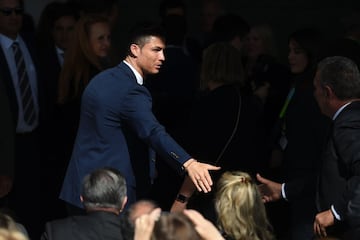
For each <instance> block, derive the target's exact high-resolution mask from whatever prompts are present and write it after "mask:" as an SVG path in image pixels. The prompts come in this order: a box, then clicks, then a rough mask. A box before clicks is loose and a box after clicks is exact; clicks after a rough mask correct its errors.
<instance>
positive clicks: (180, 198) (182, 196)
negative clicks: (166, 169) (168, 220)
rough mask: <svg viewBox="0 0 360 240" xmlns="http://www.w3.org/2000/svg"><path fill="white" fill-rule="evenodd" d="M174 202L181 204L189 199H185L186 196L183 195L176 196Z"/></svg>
mask: <svg viewBox="0 0 360 240" xmlns="http://www.w3.org/2000/svg"><path fill="white" fill-rule="evenodd" d="M175 200H176V201H178V202H181V203H186V202H187V201H188V200H189V197H187V196H185V195H182V194H180V193H179V194H178V195H177V196H176V199H175Z"/></svg>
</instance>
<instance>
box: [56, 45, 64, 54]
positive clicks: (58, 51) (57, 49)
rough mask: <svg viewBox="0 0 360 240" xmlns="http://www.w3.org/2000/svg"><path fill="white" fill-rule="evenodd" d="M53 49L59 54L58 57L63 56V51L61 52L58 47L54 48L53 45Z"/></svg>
mask: <svg viewBox="0 0 360 240" xmlns="http://www.w3.org/2000/svg"><path fill="white" fill-rule="evenodd" d="M55 49H56V52H57V54H59V55H64V50H62V49H61V48H59V47H58V46H56V45H55Z"/></svg>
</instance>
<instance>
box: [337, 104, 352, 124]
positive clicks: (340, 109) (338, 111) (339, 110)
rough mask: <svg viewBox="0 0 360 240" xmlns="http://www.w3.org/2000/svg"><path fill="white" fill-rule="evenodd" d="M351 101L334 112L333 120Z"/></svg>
mask: <svg viewBox="0 0 360 240" xmlns="http://www.w3.org/2000/svg"><path fill="white" fill-rule="evenodd" d="M350 103H351V102H348V103H346V104H344V105H342V106H341V108H339V109H338V110H337V111H336V113H335V114H334V116H333V117H332V120H335V119H336V118H337V116H339V114H340V113H341V112H342V110H343V109H344V108H345V107H346V106H347V105H349V104H350Z"/></svg>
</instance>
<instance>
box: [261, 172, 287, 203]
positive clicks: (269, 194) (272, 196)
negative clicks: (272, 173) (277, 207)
mask: <svg viewBox="0 0 360 240" xmlns="http://www.w3.org/2000/svg"><path fill="white" fill-rule="evenodd" d="M256 179H257V180H258V181H259V182H260V183H261V184H260V185H259V186H258V187H259V190H260V193H261V195H262V200H263V202H265V203H266V202H274V201H277V200H279V199H280V198H281V183H277V182H273V181H271V180H269V179H266V178H263V177H261V176H260V174H256Z"/></svg>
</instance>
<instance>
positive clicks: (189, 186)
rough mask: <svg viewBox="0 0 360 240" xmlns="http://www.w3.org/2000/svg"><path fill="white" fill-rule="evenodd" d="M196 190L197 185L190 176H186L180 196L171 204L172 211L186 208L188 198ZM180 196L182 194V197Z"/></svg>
mask: <svg viewBox="0 0 360 240" xmlns="http://www.w3.org/2000/svg"><path fill="white" fill-rule="evenodd" d="M195 190H196V187H195V185H194V184H193V182H192V180H191V179H190V178H189V176H185V179H184V182H183V184H182V186H181V188H180V190H179V194H178V196H177V197H176V199H175V201H174V203H173V205H172V206H171V209H170V212H181V211H183V210H185V209H186V205H187V203H188V200H189V198H190V197H191V196H192V195H193V193H194V192H195ZM179 196H181V198H180V197H179ZM184 197H185V198H184Z"/></svg>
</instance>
